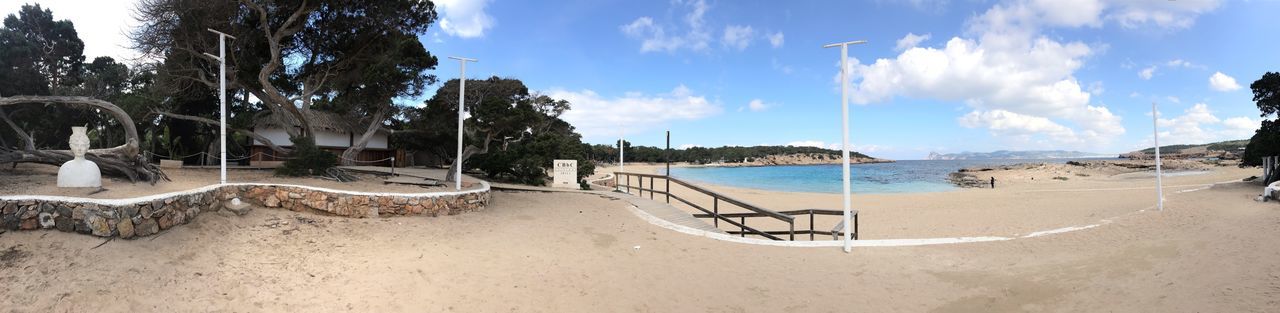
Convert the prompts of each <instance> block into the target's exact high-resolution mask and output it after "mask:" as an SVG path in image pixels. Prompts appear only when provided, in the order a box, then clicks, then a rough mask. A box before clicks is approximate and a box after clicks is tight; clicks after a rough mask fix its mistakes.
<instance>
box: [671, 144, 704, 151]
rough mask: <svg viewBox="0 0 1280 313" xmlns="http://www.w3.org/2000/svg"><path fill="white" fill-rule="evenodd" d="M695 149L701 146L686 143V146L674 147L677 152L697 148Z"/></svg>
mask: <svg viewBox="0 0 1280 313" xmlns="http://www.w3.org/2000/svg"><path fill="white" fill-rule="evenodd" d="M697 147H702V145H697V144H691V143H686V144H683V145H679V146H676V149H677V150H686V149H689V148H697Z"/></svg>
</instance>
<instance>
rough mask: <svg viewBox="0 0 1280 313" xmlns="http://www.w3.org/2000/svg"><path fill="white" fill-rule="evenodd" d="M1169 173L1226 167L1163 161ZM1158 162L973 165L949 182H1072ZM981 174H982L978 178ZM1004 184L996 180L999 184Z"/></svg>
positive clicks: (986, 184)
mask: <svg viewBox="0 0 1280 313" xmlns="http://www.w3.org/2000/svg"><path fill="white" fill-rule="evenodd" d="M1163 161H1164V162H1163V163H1164V166H1163V169H1164V170H1166V171H1196V170H1207V169H1209V168H1212V167H1215V166H1227V165H1224V164H1221V163H1212V162H1207V161H1201V160H1163ZM1154 170H1155V163H1153V162H1151V161H1142V160H1089V161H1068V162H1066V163H1018V164H1009V165H998V166H973V167H966V168H962V169H960V170H958V171H955V172H952V173H951V174H948V175H947V181H948V182H950V183H951V184H953V185H955V186H956V187H961V188H990V184H991V181H990V177H997V176H1002V175H1008V174H1010V173H1016V174H1018V175H1020V176H1029V177H1031V180H1035V178H1034V177H1037V176H1038V177H1041V178H1042V179H1048V180H1054V179H1056V180H1069V179H1072V178H1082V177H1091V176H1110V175H1116V174H1124V173H1135V172H1145V171H1154ZM978 173H982V174H981V176H979V174H978ZM1000 181H1001V179H1000V178H997V179H996V183H997V185H999V182H1000Z"/></svg>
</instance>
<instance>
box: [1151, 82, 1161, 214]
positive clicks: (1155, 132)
mask: <svg viewBox="0 0 1280 313" xmlns="http://www.w3.org/2000/svg"><path fill="white" fill-rule="evenodd" d="M1151 129H1152V138H1153V140H1154V141H1155V143H1156V210H1157V211H1164V184H1162V183H1160V178H1161V177H1163V176H1164V174H1163V173H1161V172H1160V117H1159V115H1157V112H1156V103H1155V102H1152V103H1151Z"/></svg>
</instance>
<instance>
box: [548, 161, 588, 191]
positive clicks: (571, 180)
mask: <svg viewBox="0 0 1280 313" xmlns="http://www.w3.org/2000/svg"><path fill="white" fill-rule="evenodd" d="M553 163H554V166H553V167H552V175H553V176H552V182H551V187H556V188H569V189H580V188H582V187H581V186H578V160H555V161H553Z"/></svg>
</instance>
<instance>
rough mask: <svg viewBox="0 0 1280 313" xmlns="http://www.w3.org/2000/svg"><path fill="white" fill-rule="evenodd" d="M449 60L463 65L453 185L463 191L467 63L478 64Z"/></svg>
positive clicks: (466, 59) (459, 81) (461, 58)
mask: <svg viewBox="0 0 1280 313" xmlns="http://www.w3.org/2000/svg"><path fill="white" fill-rule="evenodd" d="M449 58H450V59H454V60H458V63H462V76H459V78H458V154H457V157H456V158H455V159H456V160H454V162H457V165H456V166H455V167H456V168H457V172H455V173H454V174H455V177H456V179H455V180H456V181H455V182H454V184H453V188H454V189H457V190H458V191H461V190H462V119H463V118H462V111H463V110H464V109H466V107H467V106H466V105H465V104H466V102H465V101H466V100H464V99H466V96H467V62H476V59H468V58H464V57H449Z"/></svg>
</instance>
